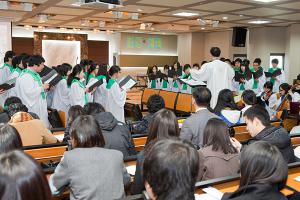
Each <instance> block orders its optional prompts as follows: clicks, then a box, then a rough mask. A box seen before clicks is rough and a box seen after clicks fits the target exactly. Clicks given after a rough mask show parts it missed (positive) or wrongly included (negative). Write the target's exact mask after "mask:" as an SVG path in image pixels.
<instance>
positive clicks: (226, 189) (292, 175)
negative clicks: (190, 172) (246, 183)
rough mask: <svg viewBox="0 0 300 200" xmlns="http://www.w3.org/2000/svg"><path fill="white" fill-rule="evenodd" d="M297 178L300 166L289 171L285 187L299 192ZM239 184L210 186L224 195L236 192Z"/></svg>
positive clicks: (200, 190) (299, 183)
mask: <svg viewBox="0 0 300 200" xmlns="http://www.w3.org/2000/svg"><path fill="white" fill-rule="evenodd" d="M298 176H300V166H298V167H294V168H291V169H289V176H288V180H287V185H288V186H290V187H292V188H294V189H298V190H299V188H300V182H298V181H296V180H294V178H296V177H298ZM239 184H240V180H233V181H229V182H224V183H219V184H211V186H212V187H215V188H217V189H218V190H220V191H221V192H223V193H225V192H234V191H236V190H237V189H238V187H239ZM281 192H282V193H283V194H284V195H285V196H288V195H291V194H293V192H292V191H290V190H287V189H283V190H282V191H281ZM203 193H204V192H203V190H202V188H201V187H198V188H196V194H203Z"/></svg>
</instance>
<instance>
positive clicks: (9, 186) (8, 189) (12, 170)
mask: <svg viewBox="0 0 300 200" xmlns="http://www.w3.org/2000/svg"><path fill="white" fill-rule="evenodd" d="M0 165H1V168H0V185H1V186H0V199H14V200H24V199H31V200H38V199H43V200H51V199H52V197H51V192H50V188H49V185H48V181H47V179H46V177H45V175H44V173H43V171H42V169H41V167H40V166H39V165H38V164H37V163H36V161H35V160H33V158H31V157H30V156H28V155H26V154H25V153H23V152H22V151H16V150H15V151H11V152H8V153H4V154H1V155H0Z"/></svg>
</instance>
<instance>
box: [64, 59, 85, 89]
mask: <svg viewBox="0 0 300 200" xmlns="http://www.w3.org/2000/svg"><path fill="white" fill-rule="evenodd" d="M82 71H83V67H82V66H81V65H78V64H77V65H75V66H74V67H73V70H72V72H71V74H70V75H69V76H68V79H67V85H68V86H69V87H70V86H71V84H72V81H73V79H74V78H75V76H77V75H78V74H80V73H81V72H82Z"/></svg>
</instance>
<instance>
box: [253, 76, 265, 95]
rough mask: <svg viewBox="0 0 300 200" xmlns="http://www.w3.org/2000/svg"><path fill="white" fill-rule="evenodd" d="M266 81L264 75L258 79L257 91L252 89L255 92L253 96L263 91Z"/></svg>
mask: <svg viewBox="0 0 300 200" xmlns="http://www.w3.org/2000/svg"><path fill="white" fill-rule="evenodd" d="M266 81H267V79H266V76H265V75H262V76H261V77H259V78H258V86H257V89H252V90H253V91H254V92H255V94H259V93H261V92H263V91H264V84H265V83H266ZM253 84H254V79H253ZM252 88H253V87H252Z"/></svg>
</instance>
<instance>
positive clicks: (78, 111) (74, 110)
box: [63, 105, 84, 142]
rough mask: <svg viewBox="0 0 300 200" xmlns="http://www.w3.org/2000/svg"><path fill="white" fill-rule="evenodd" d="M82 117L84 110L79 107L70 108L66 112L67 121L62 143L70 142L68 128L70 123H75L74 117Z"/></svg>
mask: <svg viewBox="0 0 300 200" xmlns="http://www.w3.org/2000/svg"><path fill="white" fill-rule="evenodd" d="M81 115H84V110H83V108H82V107H81V106H79V105H76V106H71V108H70V109H69V112H68V120H67V127H66V130H65V134H64V140H63V141H64V142H68V141H70V140H71V139H70V133H69V132H70V127H71V125H72V123H73V122H74V121H75V119H76V117H78V116H81Z"/></svg>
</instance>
